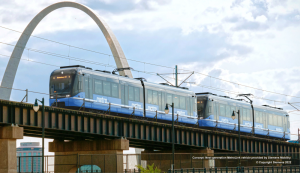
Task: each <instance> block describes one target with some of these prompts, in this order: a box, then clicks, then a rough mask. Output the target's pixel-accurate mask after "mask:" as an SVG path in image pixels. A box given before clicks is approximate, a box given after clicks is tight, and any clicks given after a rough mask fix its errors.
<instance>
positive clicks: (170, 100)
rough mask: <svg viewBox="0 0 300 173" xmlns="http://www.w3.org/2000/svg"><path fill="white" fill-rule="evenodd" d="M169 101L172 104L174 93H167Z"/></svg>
mask: <svg viewBox="0 0 300 173" xmlns="http://www.w3.org/2000/svg"><path fill="white" fill-rule="evenodd" d="M167 103H168V104H172V94H167Z"/></svg>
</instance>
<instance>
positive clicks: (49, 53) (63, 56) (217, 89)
mask: <svg viewBox="0 0 300 173" xmlns="http://www.w3.org/2000/svg"><path fill="white" fill-rule="evenodd" d="M0 27H1V28H4V29H8V30H11V31H14V32H18V33H22V32H20V31H16V30H13V29H10V28H7V27H3V26H0ZM25 34H26V33H25ZM31 36H32V37H36V38H39V39H43V40H46V41H50V42H54V43H57V44H61V45H65V46H69V47H73V48H77V49H81V50H85V51H90V52H94V53H99V54H103V55H107V56H113V55H109V54H105V53H101V52H97V51H93V50H89V49H85V48H81V47H77V46H72V45H69V44H65V43H61V42H58V41H53V40H50V39H46V38H42V37H38V36H34V35H31ZM0 43H2V44H6V45H9V46H14V47H21V46H17V45H13V44H10V43H5V42H0ZM22 48H24V49H27V50H28V51H29V50H30V51H33V52H37V53H43V54H46V55H50V56H56V57H60V58H64V59H69V60H75V61H79V62H85V63H91V64H94V65H102V66H108V67H112V68H116V66H112V65H109V64H104V63H99V62H94V61H89V60H84V59H80V58H75V57H70V56H69V54H68V56H66V55H61V54H56V53H52V52H47V51H43V50H38V49H33V48H27V47H22ZM127 60H132V59H127ZM31 61H32V60H31ZM133 61H136V60H133ZM32 62H34V61H32ZM136 62H140V63H144V64H145V63H146V64H150V65H155V66H160V67H166V68H171V69H174V68H173V67H167V66H161V65H157V64H152V63H147V62H142V61H136ZM36 63H42V62H36ZM46 65H50V64H46ZM52 66H56V65H52ZM179 70H184V71H189V72H192V71H190V70H185V69H179ZM133 71H136V72H142V73H146V74H151V75H156V72H146V71H145V69H144V71H139V70H133ZM195 73H197V74H200V75H204V76H206V77H210V79H211V78H214V79H218V80H221V81H224V82H229V83H232V84H235V85H241V86H244V87H248V88H252V89H257V90H260V91H263V92H269V93H273V94H278V95H283V96H286V97H294V98H300V97H297V96H292V95H287V94H282V93H277V92H272V91H267V90H263V89H260V88H255V87H250V86H247V85H243V84H239V83H236V82H232V81H228V80H224V79H221V78H217V77H213V76H210V75H206V74H203V73H200V72H197V71H195ZM168 78H170V77H168ZM171 79H173V78H171ZM196 86H200V87H203V88H207V89H212V90H216V91H220V92H225V93H228V94H229V93H231V94H237V93H239V92H234V91H231V90H226V89H221V88H216V87H212V86H211V85H210V86H205V85H201V84H200V85H196ZM255 98H257V99H263V100H267V101H274V102H278V103H285V104H286V102H284V101H278V100H272V99H267V98H263V97H255Z"/></svg>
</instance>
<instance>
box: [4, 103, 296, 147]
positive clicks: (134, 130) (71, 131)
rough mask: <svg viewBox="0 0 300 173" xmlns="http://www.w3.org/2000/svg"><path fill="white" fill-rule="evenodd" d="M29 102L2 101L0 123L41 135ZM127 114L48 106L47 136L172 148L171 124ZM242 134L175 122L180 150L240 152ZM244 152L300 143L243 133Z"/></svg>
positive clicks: (39, 118)
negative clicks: (126, 142) (238, 148)
mask: <svg viewBox="0 0 300 173" xmlns="http://www.w3.org/2000/svg"><path fill="white" fill-rule="evenodd" d="M32 107H33V105H32V104H28V103H21V102H13V101H6V100H0V125H1V126H5V125H11V124H14V125H15V124H17V125H18V126H20V127H23V128H24V136H30V137H41V134H42V133H41V127H42V122H41V118H42V112H41V110H39V111H38V112H37V113H36V112H34V111H33V109H32ZM140 118H141V117H134V116H132V117H124V115H123V116H122V115H121V114H119V115H114V114H113V113H112V112H109V111H108V112H107V113H106V114H105V113H93V112H85V111H78V110H70V109H64V108H56V107H48V106H45V137H46V138H52V139H57V140H100V139H120V138H126V139H128V140H129V146H130V147H139V148H145V149H155V150H161V149H170V148H171V141H172V139H171V124H169V123H167V122H157V121H156V120H155V119H140ZM237 140H238V135H237V134H235V133H227V132H221V131H214V130H207V129H202V128H199V127H196V126H194V127H189V126H184V125H182V124H179V125H176V123H175V145H176V149H201V148H210V149H212V150H215V151H226V152H229V151H230V152H235V151H237ZM241 150H242V152H251V153H268V152H283V153H285V152H299V151H300V145H299V144H295V143H288V142H285V141H278V140H272V139H268V138H262V137H253V136H246V135H241Z"/></svg>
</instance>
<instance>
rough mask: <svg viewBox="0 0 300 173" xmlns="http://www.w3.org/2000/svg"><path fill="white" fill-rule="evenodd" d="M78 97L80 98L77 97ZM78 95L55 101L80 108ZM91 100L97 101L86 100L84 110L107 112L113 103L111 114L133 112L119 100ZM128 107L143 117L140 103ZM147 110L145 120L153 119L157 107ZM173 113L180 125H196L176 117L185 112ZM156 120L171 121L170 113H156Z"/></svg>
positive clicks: (51, 100) (185, 118) (51, 101)
mask: <svg viewBox="0 0 300 173" xmlns="http://www.w3.org/2000/svg"><path fill="white" fill-rule="evenodd" d="M78 95H79V96H80V97H78ZM78 95H76V96H75V97H76V98H79V99H74V98H73V97H70V98H60V99H58V100H57V102H65V106H72V107H81V106H82V105H83V100H82V99H80V98H82V97H83V96H84V93H79V94H78ZM55 100H56V99H50V101H49V103H50V105H52V103H54V102H55ZM93 100H97V101H96V102H95V101H93V102H90V101H88V100H86V101H85V105H84V107H85V108H90V109H96V110H103V111H105V110H108V108H109V105H108V103H109V102H111V103H114V104H119V105H120V106H115V105H114V106H111V108H110V111H111V112H115V113H122V114H128V115H130V114H132V112H133V108H128V107H126V106H122V105H121V99H118V98H113V97H106V96H96V97H95V96H94V99H93ZM129 105H130V106H135V107H137V108H140V109H136V110H135V112H134V115H135V116H140V117H142V116H143V109H142V108H143V104H142V103H141V102H133V101H129ZM146 107H147V109H150V110H152V111H147V112H146V117H147V118H154V117H155V115H156V112H155V110H157V109H158V106H157V105H152V104H146ZM174 112H175V117H174V119H175V120H176V119H177V118H178V122H181V123H188V124H196V123H197V119H195V118H188V117H183V116H178V117H177V114H176V113H177V112H181V113H184V114H185V115H186V114H187V111H186V110H182V109H174ZM157 119H161V120H167V121H172V114H171V111H170V113H169V114H161V113H157Z"/></svg>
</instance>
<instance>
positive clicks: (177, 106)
mask: <svg viewBox="0 0 300 173" xmlns="http://www.w3.org/2000/svg"><path fill="white" fill-rule="evenodd" d="M173 102H174V107H175V108H179V96H178V95H173Z"/></svg>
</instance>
